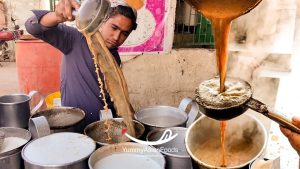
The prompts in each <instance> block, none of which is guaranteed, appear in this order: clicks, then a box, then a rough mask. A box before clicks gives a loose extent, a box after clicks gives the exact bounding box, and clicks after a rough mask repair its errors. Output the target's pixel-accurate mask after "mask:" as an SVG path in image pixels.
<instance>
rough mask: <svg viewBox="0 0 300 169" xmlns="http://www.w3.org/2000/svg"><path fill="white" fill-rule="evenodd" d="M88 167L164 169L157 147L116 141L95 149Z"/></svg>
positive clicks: (98, 168) (101, 168)
mask: <svg viewBox="0 0 300 169" xmlns="http://www.w3.org/2000/svg"><path fill="white" fill-rule="evenodd" d="M89 167H90V169H121V168H124V169H141V168H147V169H148V168H149V169H164V168H165V159H164V157H163V155H162V154H160V153H159V152H158V150H157V149H155V148H152V147H149V146H146V145H142V144H138V143H118V144H111V145H107V146H103V147H101V148H99V149H97V150H96V151H95V152H94V153H93V154H92V155H91V157H90V158H89Z"/></svg>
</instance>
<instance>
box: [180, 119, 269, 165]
mask: <svg viewBox="0 0 300 169" xmlns="http://www.w3.org/2000/svg"><path fill="white" fill-rule="evenodd" d="M220 133H221V132H220V122H219V121H217V120H214V119H211V118H208V117H206V116H202V117H201V118H199V119H198V120H197V121H196V122H194V123H193V124H192V125H191V126H190V127H189V128H188V130H187V133H186V137H185V144H186V149H187V152H188V153H189V154H190V156H191V158H192V159H193V161H194V162H195V163H196V164H197V165H196V166H194V169H196V167H199V168H201V169H203V168H204V169H206V168H214V169H216V168H222V169H223V168H224V169H225V168H227V169H237V168H242V167H244V166H246V165H248V164H250V163H251V162H252V161H254V160H255V159H256V158H258V157H259V156H260V155H261V154H262V153H263V151H264V149H265V147H266V145H267V138H268V136H267V131H266V129H265V127H264V126H263V124H262V123H261V122H260V121H258V120H257V119H256V118H255V117H253V116H250V115H247V114H243V115H241V116H238V117H236V118H233V119H231V120H229V121H227V127H226V130H225V157H226V160H227V164H226V167H221V163H222V157H221V155H222V151H221V141H220V140H221V134H220Z"/></svg>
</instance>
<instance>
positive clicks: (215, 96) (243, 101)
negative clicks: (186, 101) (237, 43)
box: [196, 78, 300, 134]
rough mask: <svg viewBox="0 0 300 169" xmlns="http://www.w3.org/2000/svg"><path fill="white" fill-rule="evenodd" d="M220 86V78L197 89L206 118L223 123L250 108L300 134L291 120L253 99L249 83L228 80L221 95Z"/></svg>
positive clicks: (197, 96) (200, 106)
mask: <svg viewBox="0 0 300 169" xmlns="http://www.w3.org/2000/svg"><path fill="white" fill-rule="evenodd" d="M219 84H220V82H219V78H214V79H210V80H206V81H204V82H202V83H201V84H200V85H199V87H198V88H197V89H196V101H197V103H198V104H199V109H200V111H201V112H202V113H203V114H205V115H206V116H208V117H210V118H213V119H216V120H221V121H223V120H230V119H232V118H235V117H237V116H239V115H241V114H243V113H244V112H246V110H247V109H248V108H250V109H252V110H254V111H256V112H258V113H261V114H263V115H264V116H266V117H268V118H270V119H272V120H274V121H275V122H277V123H279V124H280V125H282V126H284V127H286V128H288V129H290V130H292V131H294V132H297V133H299V134H300V129H299V128H298V127H296V126H295V125H293V124H292V123H291V121H290V120H289V119H287V118H285V117H284V116H283V115H280V114H279V113H278V112H275V111H270V110H269V109H268V107H267V106H266V105H265V104H264V103H262V102H260V101H258V100H256V99H254V98H252V89H251V86H250V84H249V83H248V82H246V81H244V80H241V79H237V78H227V80H226V82H225V88H226V89H225V92H223V93H219V88H220V85H219Z"/></svg>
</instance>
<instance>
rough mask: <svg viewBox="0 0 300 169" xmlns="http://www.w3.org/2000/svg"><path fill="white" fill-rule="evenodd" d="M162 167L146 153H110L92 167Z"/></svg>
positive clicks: (157, 168) (107, 168) (160, 168)
mask: <svg viewBox="0 0 300 169" xmlns="http://www.w3.org/2000/svg"><path fill="white" fill-rule="evenodd" d="M145 167H146V168H151V169H163V167H161V166H160V165H159V164H158V163H157V162H156V161H154V160H153V159H152V158H150V157H147V155H139V154H132V153H120V154H112V155H110V156H108V157H105V158H103V159H101V160H99V161H98V162H96V163H95V166H94V167H93V169H116V168H128V169H129V168H130V169H141V168H145Z"/></svg>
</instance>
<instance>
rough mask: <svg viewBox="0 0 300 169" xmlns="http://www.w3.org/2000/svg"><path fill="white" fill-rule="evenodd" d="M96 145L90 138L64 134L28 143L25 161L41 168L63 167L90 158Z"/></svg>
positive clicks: (25, 150) (24, 156)
mask: <svg viewBox="0 0 300 169" xmlns="http://www.w3.org/2000/svg"><path fill="white" fill-rule="evenodd" d="M95 148H96V143H95V142H94V141H93V140H92V139H91V138H90V137H88V136H86V135H82V134H78V133H71V132H62V133H55V134H51V135H48V136H45V137H42V138H39V139H36V140H33V141H31V142H30V143H28V144H27V145H26V146H25V147H24V148H23V150H22V157H23V159H24V160H25V161H27V162H29V163H32V164H35V165H40V166H47V165H48V166H49V165H51V166H62V165H66V164H72V163H75V162H78V161H81V160H84V159H86V158H88V157H89V156H90V155H91V154H92V152H93V151H94V150H95Z"/></svg>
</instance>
